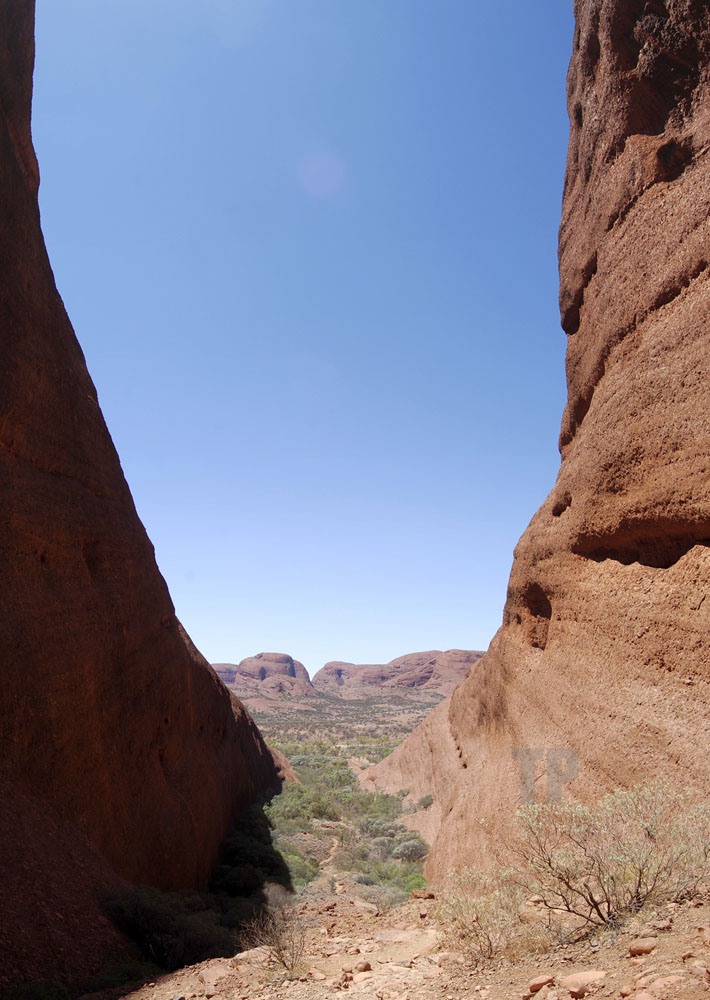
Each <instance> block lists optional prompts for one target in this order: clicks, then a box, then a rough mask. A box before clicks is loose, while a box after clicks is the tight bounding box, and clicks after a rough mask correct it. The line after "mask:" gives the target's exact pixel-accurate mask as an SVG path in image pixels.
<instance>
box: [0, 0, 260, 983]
mask: <svg viewBox="0 0 710 1000" xmlns="http://www.w3.org/2000/svg"><path fill="white" fill-rule="evenodd" d="M33 57H34V2H33V0H0V98H1V103H0V215H1V217H2V227H1V228H0V261H1V262H2V264H1V267H0V329H1V330H2V337H1V338H0V550H1V552H2V566H3V569H2V582H1V583H0V650H1V654H2V674H1V680H0V718H1V719H2V757H1V760H0V793H1V795H2V810H1V811H0V812H1V815H0V859H1V860H0V868H1V869H2V883H3V891H2V893H0V957H1V958H2V961H1V962H0V983H11V982H18V981H22V980H24V979H32V978H37V977H44V978H55V977H56V978H66V977H67V976H69V977H76V976H79V975H81V974H82V973H85V972H86V971H89V970H91V969H92V968H96V967H97V966H99V965H100V964H101V963H102V962H105V961H107V960H108V959H110V958H113V959H115V958H116V956H117V955H120V953H121V948H122V944H121V941H120V940H119V939H118V937H117V935H116V934H115V932H114V931H113V930H112V929H111V927H110V926H109V925H108V924H107V922H106V921H105V919H104V918H103V917H102V915H101V912H100V910H99V908H98V904H97V902H96V891H97V889H98V888H100V887H102V886H107V885H112V884H116V883H117V882H120V880H122V879H125V880H128V881H131V882H145V883H149V884H151V885H155V886H158V887H163V888H181V887H191V886H201V885H204V884H205V883H206V881H207V878H208V874H209V872H210V869H211V867H212V865H213V864H214V862H215V859H216V855H217V851H218V847H219V844H220V841H221V840H222V838H223V837H224V835H225V833H226V831H227V829H228V827H229V824H230V821H231V820H232V818H233V816H234V815H235V812H236V811H238V810H239V809H240V807H243V806H245V805H246V804H247V803H248V802H249V801H251V799H252V798H253V796H254V795H255V794H256V793H257V792H260V791H263V790H265V789H266V788H268V787H273V786H274V785H275V784H276V783H277V781H278V776H277V768H276V765H275V762H274V760H273V758H272V755H271V753H270V751H269V750H268V748H267V747H266V745H265V744H264V742H263V740H262V738H261V736H260V734H259V732H258V730H257V729H256V727H255V725H254V724H253V722H252V720H251V718H250V717H249V715H248V714H247V713H246V711H245V710H244V708H243V707H242V705H241V704H240V703H239V702H238V701H237V700H236V699H234V698H232V697H230V694H229V692H228V691H227V690H226V688H225V687H224V686H223V684H222V683H221V682H220V681H219V680H218V678H217V677H216V675H215V674H214V672H213V671H212V669H211V668H210V667H209V665H208V664H207V662H206V661H205V660H204V658H203V657H202V656H201V655H200V654H199V652H198V651H197V650H196V649H195V648H194V646H193V645H192V643H191V642H190V641H189V639H188V638H187V636H186V634H185V633H184V631H183V630H182V628H181V626H180V624H179V622H178V621H177V619H176V617H175V613H174V608H173V605H172V602H171V600H170V595H169V593H168V590H167V587H166V585H165V582H164V580H163V579H162V577H161V575H160V573H159V571H158V568H157V566H156V562H155V558H154V553H153V547H152V545H151V543H150V541H149V539H148V537H147V535H146V533H145V530H144V529H143V526H142V524H141V523H140V521H139V519H138V516H137V514H136V511H135V508H134V505H133V501H132V498H131V494H130V492H129V489H128V486H127V485H126V482H125V480H124V477H123V473H122V471H121V467H120V463H119V460H118V456H117V454H116V452H115V449H114V447H113V444H112V441H111V438H110V436H109V433H108V431H107V429H106V426H105V424H104V421H103V417H102V415H101V411H100V409H99V404H98V400H97V395H96V391H95V389H94V386H93V384H92V382H91V379H90V377H89V375H88V372H87V370H86V366H85V363H84V358H83V355H82V352H81V349H80V347H79V345H78V343H77V340H76V338H75V336H74V332H73V330H72V327H71V325H70V322H69V320H68V318H67V316H66V313H65V311H64V307H63V305H62V301H61V299H60V297H59V294H58V292H57V289H56V287H55V284H54V278H53V275H52V270H51V267H50V264H49V260H48V258H47V253H46V250H45V246H44V241H43V237H42V233H41V229H40V216H39V209H38V203H37V191H38V184H39V172H38V167H37V162H36V159H35V154H34V151H33V147H32V140H31V134H30V111H31V97H32V69H33Z"/></svg>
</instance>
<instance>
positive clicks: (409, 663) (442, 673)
mask: <svg viewBox="0 0 710 1000" xmlns="http://www.w3.org/2000/svg"><path fill="white" fill-rule="evenodd" d="M482 656H483V653H481V652H479V651H477V650H469V649H449V650H447V651H446V652H442V651H441V650H439V649H430V650H428V651H426V652H422V653H408V654H406V655H405V656H398V657H397V658H396V659H394V660H390V662H389V663H385V664H381V663H377V664H372V663H345V662H342V661H340V660H332V661H331V662H329V663H326V664H325V665H324V666H323V667H321V669H320V670H319V671H318V672H317V673H316V674H315V675H314V677H313V686H314V687H315V688H316V689H318V690H321V691H324V692H328V693H329V694H339V695H341V696H342V697H348V696H349V695H350V694H351V693H352V691H353V689H356V688H359V687H365V688H367V687H377V688H381V689H387V688H393V689H398V688H409V689H417V690H426V691H436V692H439V693H440V694H444V695H446V694H450V693H451V692H452V691H453V689H454V688H455V687H456V685H457V684H458V683H459V681H461V680H463V678H464V677H465V676H466V674H467V673H468V671H469V670H470V668H471V667H472V666H473V665H474V664H475V663H477V662H478V660H480V658H481V657H482Z"/></svg>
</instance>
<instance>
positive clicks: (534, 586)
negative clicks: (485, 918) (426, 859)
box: [373, 0, 710, 877]
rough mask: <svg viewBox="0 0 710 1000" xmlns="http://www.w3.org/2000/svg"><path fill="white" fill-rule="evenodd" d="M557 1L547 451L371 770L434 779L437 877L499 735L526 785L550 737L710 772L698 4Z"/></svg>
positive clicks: (555, 767) (705, 247)
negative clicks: (493, 616)
mask: <svg viewBox="0 0 710 1000" xmlns="http://www.w3.org/2000/svg"><path fill="white" fill-rule="evenodd" d="M575 13H576V31H575V37H574V52H573V57H572V61H571V65H570V70H569V77H568V104H569V113H570V123H571V130H570V145H569V156H568V161H567V174H566V181H565V191H564V201H563V212H562V224H561V227H560V306H561V315H562V323H563V327H564V329H565V330H566V332H567V334H568V338H569V339H568V348H567V380H568V402H567V406H566V408H565V413H564V416H563V420H562V431H561V437H560V446H561V453H562V465H561V468H560V472H559V476H558V479H557V483H556V485H555V487H554V489H553V491H552V493H551V494H550V496H549V497H548V499H547V500H546V502H545V503H544V504H543V506H542V508H541V509H540V510H539V511H538V513H537V514H536V515H535V517H534V518H533V520H532V522H531V524H530V526H529V527H528V529H527V531H526V532H525V534H524V535H523V537H522V538H521V540H520V542H519V544H518V546H517V548H516V551H515V561H514V565H513V569H512V573H511V578H510V584H509V589H508V597H507V601H506V604H505V611H504V617H503V626H502V628H501V629H500V631H499V632H498V634H497V635H496V637H495V638H494V640H493V642H492V644H491V647H490V649H489V651H488V652H487V654H486V655H485V657H484V658H483V660H481V661H480V663H478V664H477V666H475V667H474V669H473V670H472V671H471V674H470V675H469V677H468V679H467V680H466V681H465V682H464V683H463V684H462V685H460V686H459V687H458V688H457V690H456V691H455V693H454V694H453V696H452V698H451V700H450V702H449V703H448V704H445V705H442V706H440V708H438V709H437V710H436V712H435V713H434V714H433V715H432V717H431V718H430V719H429V720H428V722H427V724H425V725H424V726H423V727H421V729H420V730H419V731H418V732H417V733H415V734H414V735H413V737H412V738H411V739H410V741H409V742H408V744H405V745H404V746H403V747H400V748H399V749H398V750H397V751H395V753H394V754H393V755H392V757H391V758H389V759H388V760H386V761H385V762H383V763H382V764H380V765H378V768H376V769H375V770H374V774H373V776H374V777H375V778H376V779H377V780H378V781H380V782H381V783H382V784H384V785H385V786H392V787H394V788H397V787H400V786H402V785H404V786H407V787H410V788H411V790H412V792H413V793H414V794H425V793H426V792H431V793H432V794H434V796H435V797H436V799H437V800H438V803H439V806H440V809H441V815H442V817H443V818H442V822H441V826H440V831H439V835H438V838H437V840H436V843H435V846H434V850H433V852H432V855H431V861H430V874H432V875H433V876H435V877H437V876H442V875H443V874H444V873H445V872H446V870H447V869H448V868H449V867H450V866H451V865H452V864H457V863H461V862H463V861H471V860H476V861H482V860H485V859H487V858H490V857H491V856H492V853H493V850H494V848H495V846H496V843H497V841H498V839H499V835H500V834H501V833H502V832H503V831H504V830H505V829H506V828H507V827H508V826H509V825H510V824H511V822H512V816H513V813H514V810H515V808H516V806H517V804H518V802H519V800H520V792H521V784H520V771H521V768H520V764H519V760H518V759H516V755H515V753H514V751H515V749H516V748H526V747H527V748H531V749H533V750H535V751H538V750H539V757H538V761H537V778H538V780H537V782H536V784H535V789H536V794H537V798H538V800H544V798H545V786H546V778H545V772H547V778H548V779H550V778H551V777H552V778H554V777H555V775H554V774H552V772H553V771H557V772H559V771H560V769H561V770H565V769H566V766H567V765H566V763H565V764H564V765H563V766H562V767H560V761H561V759H562V757H564V759H565V762H566V761H567V759H568V758H569V759H570V760H571V759H572V758H571V755H569V754H568V753H567V751H568V750H572V751H574V752H575V753H576V755H577V758H578V777H577V778H576V779H575V780H573V781H570V782H568V783H567V784H564V783H563V792H564V794H568V793H569V794H572V795H575V796H577V797H579V798H582V799H589V798H592V797H593V796H595V795H597V794H599V793H601V792H602V791H605V790H607V789H609V788H611V787H614V786H618V785H627V784H630V783H632V782H634V781H638V780H641V779H644V778H647V777H648V776H649V775H653V774H663V775H666V776H668V777H669V778H671V779H672V780H673V781H675V782H676V783H678V784H679V785H690V786H692V787H695V788H696V789H699V790H703V791H704V792H707V791H708V788H709V784H710V782H709V776H710V767H709V765H708V761H707V753H706V747H707V741H708V735H709V734H710V733H709V730H710V726H709V724H708V717H709V713H708V709H709V708H710V705H709V701H710V694H709V688H708V681H710V666H709V664H710V606H709V605H710V601H709V600H706V596H707V594H708V591H709V590H710V550H709V548H708V546H709V545H710V459H709V458H708V456H709V455H710V407H709V406H708V385H710V277H709V273H708V261H709V260H710V257H709V256H708V254H709V253H710V228H709V225H708V217H709V215H710V71H709V67H710V7H708V5H707V4H706V3H705V2H699V0H666V2H665V3H661V2H655V0H653V2H643V0H577V2H576V3H575ZM550 749H552V750H553V751H557V754H556V755H555V753H553V754H552V756H551V755H550V753H549V750H550ZM570 768H571V770H570V771H569V773H566V776H567V777H571V776H572V773H573V771H574V765H573V764H571V765H570ZM558 776H559V775H558ZM552 785H553V787H554V781H552Z"/></svg>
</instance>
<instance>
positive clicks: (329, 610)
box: [33, 0, 573, 672]
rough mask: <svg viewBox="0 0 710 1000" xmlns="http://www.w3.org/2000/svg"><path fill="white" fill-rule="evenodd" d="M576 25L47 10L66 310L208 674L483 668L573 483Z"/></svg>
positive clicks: (551, 10)
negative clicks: (570, 284) (514, 582)
mask: <svg viewBox="0 0 710 1000" xmlns="http://www.w3.org/2000/svg"><path fill="white" fill-rule="evenodd" d="M572 31H573V22H572V0H546V2H545V3H542V4H537V3H530V0H497V2H495V3H482V2H479V0H100V2H97V0H63V2H62V3H61V4H58V3H56V0H38V3H37V62H36V73H35V99H34V118H33V131H34V139H35V145H36V147H37V152H38V156H39V160H40V168H41V173H42V183H41V189H40V205H41V209H42V220H43V228H44V232H45V237H46V240H47V245H48V248H49V253H50V257H51V260H52V263H53V267H54V272H55V276H56V279H57V284H58V287H59V290H60V292H61V294H62V296H63V298H64V301H65V303H66V306H67V309H68V312H69V315H70V317H71V319H72V321H73V323H74V327H75V329H76V332H77V335H78V337H79V340H80V342H81V344H82V347H83V349H84V352H85V354H86V359H87V363H88V366H89V371H90V372H91V374H92V377H93V379H94V382H95V383H96V386H97V389H98V392H99V399H100V401H101V405H102V409H103V412H104V415H105V417H106V420H107V423H108V426H109V429H110V431H111V434H112V436H113V439H114V441H115V443H116V446H117V448H118V451H119V454H120V456H121V460H122V464H123V468H124V471H125V474H126V477H127V479H128V482H129V484H130V487H131V490H132V492H133V496H134V499H135V502H136V506H137V508H138V512H139V515H140V516H141V518H142V520H143V522H144V524H145V525H146V528H147V530H148V533H149V535H150V537H151V539H152V540H153V543H154V545H155V548H156V555H157V559H158V563H159V566H160V568H161V570H162V572H163V575H164V576H165V578H166V580H167V582H168V585H169V587H170V591H171V594H172V597H173V600H174V602H175V606H176V609H177V613H178V615H179V617H180V618H181V620H182V621H183V623H184V625H185V627H186V628H187V630H188V631H189V632H190V633H191V635H192V637H193V639H194V640H195V642H196V643H197V645H198V646H199V647H200V648H201V649H202V651H203V652H204V653H205V655H206V656H207V657H208V659H210V660H212V661H213V662H215V661H231V662H235V661H237V660H239V659H241V658H243V657H245V656H250V655H253V654H254V653H256V652H259V651H261V650H272V651H282V652H289V653H291V654H292V655H293V656H295V657H296V658H297V659H300V660H302V661H303V662H304V663H305V665H306V667H307V668H308V669H309V670H310V671H311V672H313V671H314V670H316V669H318V667H320V666H321V665H322V664H323V663H324V662H325V661H326V660H329V659H344V660H354V661H358V662H383V661H386V660H389V659H391V658H392V657H395V656H398V655H401V654H403V653H407V652H412V651H415V650H420V649H430V648H443V649H447V648H450V647H462V648H485V647H486V646H487V644H488V642H489V640H490V639H491V637H492V636H493V634H494V632H495V631H496V629H497V628H498V626H499V624H500V621H501V614H502V609H503V603H504V601H505V591H506V584H507V579H508V574H509V571H510V565H511V561H512V554H513V547H514V545H515V543H516V541H517V539H518V537H519V536H520V534H521V533H522V531H523V530H524V528H525V526H526V524H527V522H528V521H529V519H530V518H531V516H532V515H533V513H534V512H535V510H536V509H537V507H538V506H539V504H540V503H541V502H542V500H543V499H544V497H545V496H546V494H547V493H548V491H549V490H550V489H551V487H552V485H553V483H554V479H555V476H556V473H557V469H558V466H559V455H558V452H557V435H558V431H559V424H560V417H561V413H562V407H563V403H564V395H565V392H564V350H565V337H564V334H563V333H562V331H561V329H560V326H559V314H558V310H557V259H556V239H557V226H558V223H559V215H560V200H561V194H562V182H563V174H564V162H565V155H566V145H567V136H568V121H567V114H566V110H565V74H566V70H567V63H568V60H569V56H570V52H571V44H572Z"/></svg>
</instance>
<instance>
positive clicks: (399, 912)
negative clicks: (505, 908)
mask: <svg viewBox="0 0 710 1000" xmlns="http://www.w3.org/2000/svg"><path fill="white" fill-rule="evenodd" d="M358 888H359V887H358V886H357V883H355V882H352V881H350V876H348V875H346V876H342V874H341V873H339V875H338V877H337V878H336V881H335V882H334V883H333V881H332V878H331V877H330V876H329V874H328V873H326V874H324V876H323V877H322V878H320V879H318V881H317V882H315V883H312V884H311V885H310V886H309V887H308V888H307V889H306V890H305V891H304V892H303V893H302V894H301V896H300V897H299V899H298V902H297V903H296V908H297V916H298V920H299V922H300V923H301V925H302V926H303V927H304V928H305V931H306V949H305V952H306V953H305V955H304V957H303V961H302V962H301V963H300V968H299V969H297V970H296V972H295V973H294V978H292V979H288V978H286V977H285V974H284V973H283V970H281V971H279V970H278V969H277V968H276V967H275V966H274V964H273V963H272V962H270V961H269V959H268V956H267V955H266V953H265V949H264V948H256V949H252V950H251V951H248V952H244V953H241V954H239V955H237V956H235V957H234V958H232V959H215V960H212V961H210V962H203V963H200V964H199V965H195V966H191V967H189V968H185V969H181V970H179V971H177V972H175V973H172V974H170V975H166V976H164V977H161V978H160V979H157V980H156V981H155V982H151V983H148V984H146V985H144V986H142V987H140V988H139V989H137V990H135V991H134V992H131V993H129V994H127V998H128V1000H183V998H184V1000H202V998H205V1000H208V998H214V1000H262V998H263V1000H286V998H288V1000H321V998H327V997H335V996H337V995H342V993H344V992H345V993H347V994H352V995H354V996H359V997H362V998H363V1000H365V998H368V1000H369V998H373V1000H425V998H432V1000H436V998H441V1000H459V998H464V997H466V998H468V997H470V998H473V1000H479V998H480V1000H511V998H523V997H529V996H530V995H531V992H530V986H531V984H532V983H533V981H534V980H535V979H538V978H540V977H542V978H547V977H549V978H550V979H551V980H553V981H552V982H551V983H550V984H549V985H546V986H543V987H542V988H541V989H540V990H539V991H538V992H537V993H536V994H535V995H536V996H537V997H540V998H541V1000H554V998H558V1000H567V998H568V997H574V996H577V997H579V996H585V995H586V996H589V997H614V998H616V997H626V996H628V997H630V998H631V1000H698V998H701V997H707V996H709V995H710V900H706V901H705V902H704V903H703V901H702V900H700V899H697V900H695V901H694V902H691V903H687V904H685V905H683V906H677V905H669V906H668V907H663V909H662V910H660V911H657V912H648V913H645V914H644V915H643V921H642V920H641V919H640V918H637V919H635V920H634V921H633V922H631V923H629V924H628V925H627V927H625V928H624V930H622V931H621V932H619V933H618V934H615V935H611V934H605V935H599V936H598V937H597V938H594V937H592V938H591V939H588V940H586V941H584V942H579V943H577V944H576V945H572V946H568V945H566V946H560V947H559V948H556V949H554V950H552V951H550V952H547V953H545V954H544V955H538V956H530V957H528V958H527V959H525V960H521V961H520V962H517V963H514V964H508V963H500V964H498V965H496V966H493V967H491V968H488V969H483V970H475V969H472V968H470V967H467V966H466V964H465V963H464V961H463V958H462V956H461V955H458V954H455V953H452V952H450V951H447V950H446V949H445V947H444V944H443V939H442V936H441V932H440V929H439V928H438V927H437V926H436V924H435V922H434V920H433V914H432V911H433V907H434V905H435V901H432V900H430V899H413V900H410V901H408V902H406V903H404V904H402V905H401V906H399V907H396V908H394V909H391V910H389V911H387V912H382V913H380V912H377V907H376V906H375V905H374V904H372V903H369V902H368V901H367V900H365V899H363V898H362V897H361V896H359V895H358V894H357V889H358ZM640 935H643V939H644V941H645V942H646V943H645V944H644V946H643V947H644V949H649V953H648V954H645V955H639V956H636V957H632V956H631V954H630V950H629V949H630V946H631V945H632V944H633V942H634V941H638V939H639V936H640ZM585 973H590V974H591V973H596V974H597V975H596V977H595V976H593V975H592V976H591V977H590V976H587V978H592V979H594V980H595V981H594V982H592V983H589V984H587V985H586V986H585V985H584V982H583V981H584V978H585V977H584V974H585ZM578 974H582V977H581V980H579V979H578V980H577V984H576V988H575V983H574V982H567V977H570V976H574V977H575V979H576V977H577V976H578ZM111 996H112V997H116V996H117V994H116V993H115V992H114V993H113V994H112V995H111ZM103 1000H108V995H106V994H104V996H103Z"/></svg>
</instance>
